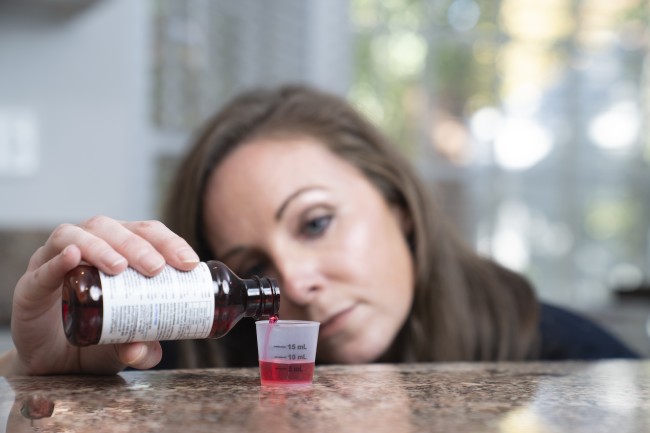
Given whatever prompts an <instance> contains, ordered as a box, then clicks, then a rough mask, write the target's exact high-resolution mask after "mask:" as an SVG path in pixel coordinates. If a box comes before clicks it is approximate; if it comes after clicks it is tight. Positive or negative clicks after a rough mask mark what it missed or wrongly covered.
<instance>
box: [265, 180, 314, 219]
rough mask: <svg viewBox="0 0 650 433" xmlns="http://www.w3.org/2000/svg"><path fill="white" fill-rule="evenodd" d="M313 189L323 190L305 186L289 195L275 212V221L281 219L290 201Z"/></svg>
mask: <svg viewBox="0 0 650 433" xmlns="http://www.w3.org/2000/svg"><path fill="white" fill-rule="evenodd" d="M315 189H324V188H323V187H321V186H306V187H304V188H300V189H299V190H296V191H295V192H294V193H293V194H291V195H290V196H289V197H287V198H286V199H285V200H284V202H283V203H282V204H281V205H280V207H279V208H278V210H277V211H276V212H275V220H276V221H279V220H280V218H282V214H283V213H284V211H285V210H286V209H287V207H288V206H289V204H290V203H291V201H292V200H294V199H295V198H297V197H298V196H300V195H302V194H304V193H306V192H308V191H312V190H315Z"/></svg>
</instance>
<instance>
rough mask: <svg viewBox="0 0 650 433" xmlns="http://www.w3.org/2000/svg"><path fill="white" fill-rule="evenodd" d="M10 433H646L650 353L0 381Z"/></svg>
mask: <svg viewBox="0 0 650 433" xmlns="http://www.w3.org/2000/svg"><path fill="white" fill-rule="evenodd" d="M0 410H3V411H4V412H0V425H2V426H6V428H7V431H8V432H23V431H75V432H95V431H102V432H111V431H132V430H136V429H137V431H139V432H160V431H184V432H187V433H192V432H215V431H219V432H242V431H255V432H259V431H274V432H293V433H295V432H299V431H302V432H315V433H317V432H327V433H332V432H369V431H372V432H373V433H381V432H419V431H449V432H456V431H468V432H470V431H471V432H504V433H507V432H528V431H530V432H563V431H570V432H590V433H591V432H611V431H616V432H617V433H623V432H646V431H648V430H649V429H650V361H602V362H593V363H586V362H558V363H454V364H403V365H388V364H376V365H357V366H318V367H317V369H316V374H315V379H314V384H313V385H311V386H309V387H306V388H272V387H262V386H260V385H259V375H258V371H257V369H254V368H253V369H209V370H174V371H157V372H135V371H130V372H124V373H122V374H120V375H117V376H108V377H96V376H95V377H93V376H51V377H14V378H0Z"/></svg>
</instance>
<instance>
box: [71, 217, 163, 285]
mask: <svg viewBox="0 0 650 433" xmlns="http://www.w3.org/2000/svg"><path fill="white" fill-rule="evenodd" d="M81 227H82V228H83V229H84V230H86V231H87V232H89V233H91V234H93V235H95V236H97V237H98V238H100V239H105V240H106V242H107V244H108V245H109V246H110V247H111V248H112V249H113V250H114V251H116V252H118V253H119V254H120V255H121V256H123V257H124V258H126V260H127V261H128V263H129V266H131V267H133V268H135V269H136V270H138V271H140V272H141V273H143V274H145V275H155V274H157V273H158V272H160V271H161V270H162V268H163V267H164V266H165V258H164V257H163V256H162V254H160V252H158V251H157V250H156V248H155V247H154V246H153V245H152V244H151V242H149V240H148V239H145V238H143V237H142V236H140V235H139V234H137V233H135V232H133V231H132V230H131V229H130V228H129V227H128V226H127V224H126V223H122V222H120V221H116V220H114V219H111V218H108V217H104V216H96V217H93V218H91V219H89V220H87V221H85V222H84V223H82V224H81Z"/></svg>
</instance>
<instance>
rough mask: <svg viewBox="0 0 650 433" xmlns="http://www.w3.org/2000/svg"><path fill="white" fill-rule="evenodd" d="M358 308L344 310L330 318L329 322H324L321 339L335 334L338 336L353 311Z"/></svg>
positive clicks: (353, 306)
mask: <svg viewBox="0 0 650 433" xmlns="http://www.w3.org/2000/svg"><path fill="white" fill-rule="evenodd" d="M355 308H356V305H352V306H351V307H348V308H346V309H344V310H341V311H339V312H337V313H335V314H334V315H332V316H330V317H329V318H328V319H327V320H325V321H323V322H322V323H321V324H320V330H319V335H320V337H321V338H327V337H329V336H331V335H333V334H336V333H337V332H338V331H340V330H341V329H342V328H343V327H344V326H345V322H346V321H347V320H348V318H349V317H350V315H351V313H352V311H353V310H354V309H355Z"/></svg>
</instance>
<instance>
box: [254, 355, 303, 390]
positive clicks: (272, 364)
mask: <svg viewBox="0 0 650 433" xmlns="http://www.w3.org/2000/svg"><path fill="white" fill-rule="evenodd" d="M260 376H261V378H262V385H305V384H310V383H311V382H312V380H313V378H314V362H304V361H284V360H283V361H280V362H278V361H263V360H260Z"/></svg>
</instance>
